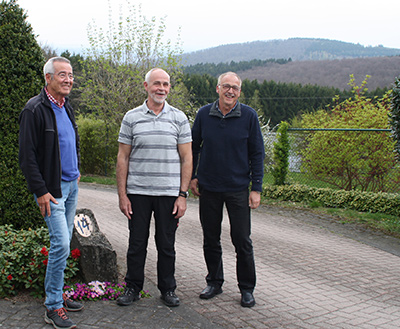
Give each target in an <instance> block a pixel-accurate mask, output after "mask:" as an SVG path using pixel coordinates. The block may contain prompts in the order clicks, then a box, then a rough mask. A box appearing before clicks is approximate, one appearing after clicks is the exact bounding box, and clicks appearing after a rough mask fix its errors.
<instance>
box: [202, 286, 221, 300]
mask: <svg viewBox="0 0 400 329" xmlns="http://www.w3.org/2000/svg"><path fill="white" fill-rule="evenodd" d="M219 294H222V289H221V287H215V286H211V285H208V286H207V287H206V288H205V289H204V290H203V291H202V292H201V293H200V298H201V299H210V298H213V297H215V296H216V295H219Z"/></svg>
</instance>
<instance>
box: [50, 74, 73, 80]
mask: <svg viewBox="0 0 400 329" xmlns="http://www.w3.org/2000/svg"><path fill="white" fill-rule="evenodd" d="M53 75H54V73H53ZM56 75H57V76H59V77H60V79H61V80H65V79H66V78H68V79H70V80H72V81H73V80H74V75H73V74H67V73H65V72H59V73H57V74H56Z"/></svg>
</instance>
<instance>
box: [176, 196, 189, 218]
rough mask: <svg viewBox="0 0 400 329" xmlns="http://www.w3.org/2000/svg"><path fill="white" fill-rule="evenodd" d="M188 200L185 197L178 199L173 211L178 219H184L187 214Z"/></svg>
mask: <svg viewBox="0 0 400 329" xmlns="http://www.w3.org/2000/svg"><path fill="white" fill-rule="evenodd" d="M186 208H187V205H186V198H184V197H181V196H179V197H177V198H176V200H175V203H174V209H173V210H172V214H173V215H175V218H176V219H179V218H181V217H183V215H184V214H185V212H186Z"/></svg>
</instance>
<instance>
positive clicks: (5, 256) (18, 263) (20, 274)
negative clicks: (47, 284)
mask: <svg viewBox="0 0 400 329" xmlns="http://www.w3.org/2000/svg"><path fill="white" fill-rule="evenodd" d="M49 245H50V240H49V232H48V230H47V228H45V227H41V228H38V229H36V230H32V229H28V230H16V229H14V228H13V226H12V225H4V226H0V268H1V270H0V271H1V272H0V297H5V296H10V295H16V294H17V293H18V291H21V290H25V289H28V290H30V292H31V295H33V296H35V297H42V296H43V294H44V278H45V274H46V265H47V259H48V250H49ZM79 256H80V251H79V250H78V249H74V250H72V251H71V255H70V256H69V258H68V260H67V267H66V269H65V272H64V277H65V280H66V281H68V280H69V279H72V278H74V277H75V276H76V274H77V272H78V270H79V267H78V263H79Z"/></svg>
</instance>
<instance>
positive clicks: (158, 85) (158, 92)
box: [144, 70, 170, 104]
mask: <svg viewBox="0 0 400 329" xmlns="http://www.w3.org/2000/svg"><path fill="white" fill-rule="evenodd" d="M144 88H145V89H146V91H147V94H148V95H149V100H151V101H153V102H154V103H156V104H163V103H164V101H165V100H166V99H167V96H168V94H169V90H170V82H169V76H168V74H167V73H166V72H165V71H163V70H155V71H153V72H152V73H151V75H150V81H149V82H148V83H147V82H146V81H145V82H144Z"/></svg>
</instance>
